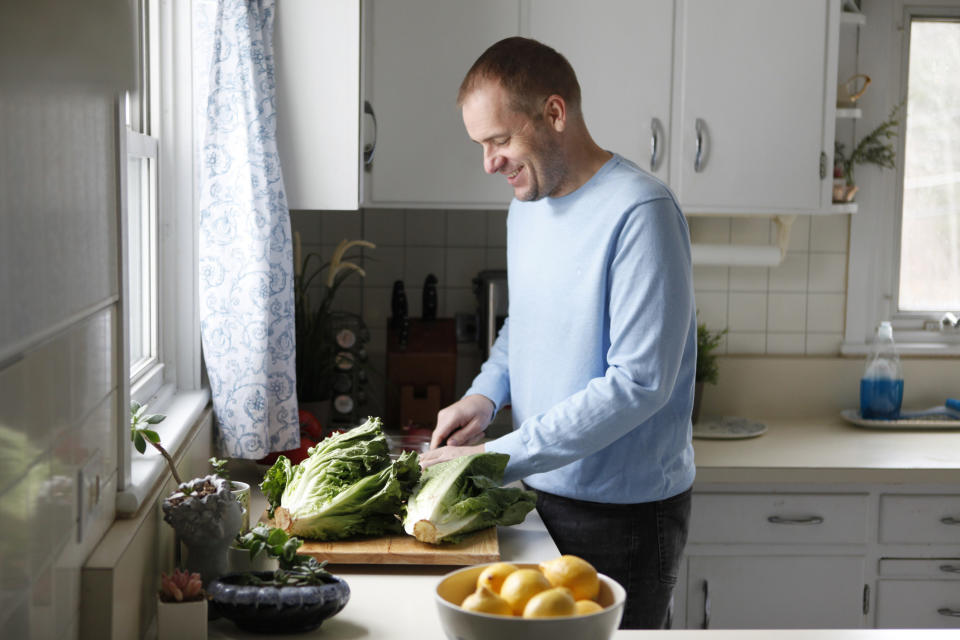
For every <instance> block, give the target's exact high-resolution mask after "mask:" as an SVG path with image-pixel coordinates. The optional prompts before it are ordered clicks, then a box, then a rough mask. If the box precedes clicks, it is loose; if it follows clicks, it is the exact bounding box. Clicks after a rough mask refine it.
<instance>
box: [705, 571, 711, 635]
mask: <svg viewBox="0 0 960 640" xmlns="http://www.w3.org/2000/svg"><path fill="white" fill-rule="evenodd" d="M703 628H704V629H709V628H710V583H709V582H708V581H707V580H704V581H703Z"/></svg>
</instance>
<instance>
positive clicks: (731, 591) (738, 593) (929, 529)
mask: <svg viewBox="0 0 960 640" xmlns="http://www.w3.org/2000/svg"><path fill="white" fill-rule="evenodd" d="M951 490H953V491H955V488H953V487H951V486H946V485H922V486H921V485H911V484H910V483H900V484H897V485H890V484H887V485H878V484H869V483H863V484H857V483H850V484H844V485H813V484H789V483H785V484H778V485H776V487H775V489H773V490H771V486H770V485H769V484H766V485H760V484H756V485H752V484H749V483H738V484H735V485H733V484H731V485H724V484H704V485H698V486H696V487H695V488H694V493H693V504H692V512H691V520H690V533H689V536H688V540H687V549H686V559H685V561H684V567H685V569H684V570H682V571H681V574H680V581H679V584H678V585H677V587H676V589H675V591H674V612H673V626H674V627H677V628H688V629H702V628H711V629H764V628H766V629H776V628H785V629H791V628H792V629H804V628H820V629H824V628H834V629H844V628H858V627H877V628H884V629H890V628H893V629H904V628H927V627H934V628H936V627H945V628H960V496H958V495H956V494H955V493H951Z"/></svg>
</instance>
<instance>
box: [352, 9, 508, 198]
mask: <svg viewBox="0 0 960 640" xmlns="http://www.w3.org/2000/svg"><path fill="white" fill-rule="evenodd" d="M364 10H365V12H366V13H365V16H364V21H365V25H364V38H365V53H366V56H367V57H366V61H365V63H364V65H365V69H364V73H365V86H366V95H365V98H366V100H367V101H368V102H370V104H371V106H372V107H373V111H374V114H375V117H376V148H375V152H374V156H373V162H372V165H371V166H370V168H369V171H365V172H364V174H363V180H364V182H365V185H364V192H365V195H366V203H367V204H370V205H381V206H384V205H393V206H418V205H419V206H425V207H430V206H443V205H447V204H457V205H462V206H464V207H470V206H478V207H483V206H498V207H503V206H505V205H507V204H508V203H509V202H510V199H511V197H512V196H513V191H512V189H510V186H509V185H508V184H507V182H506V180H504V178H503V176H497V175H493V176H490V175H487V174H486V173H485V172H484V170H483V153H482V150H481V148H480V146H479V145H477V144H476V143H474V142H472V141H471V140H470V138H469V137H468V136H467V133H466V130H465V129H464V126H463V119H462V116H461V113H460V109H459V108H458V107H457V90H458V89H459V88H460V82H461V81H462V80H463V76H464V75H465V74H466V73H467V71H468V70H469V69H470V66H471V65H472V64H473V62H474V60H476V59H477V57H478V56H479V55H480V54H481V53H483V51H484V50H486V48H487V47H489V46H490V45H491V44H493V43H494V42H496V41H498V40H500V39H502V38H505V37H507V36H513V35H517V34H518V33H519V29H520V8H519V0H484V1H483V2H475V1H470V0H404V1H403V2H396V1H395V0H370V1H368V2H366V3H364ZM369 120H370V122H367V121H366V120H365V124H364V127H365V128H366V127H370V128H372V118H370V119H369ZM370 136H371V134H368V133H367V132H366V131H365V134H364V137H365V139H368V138H369V137H370Z"/></svg>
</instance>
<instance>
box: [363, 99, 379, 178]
mask: <svg viewBox="0 0 960 640" xmlns="http://www.w3.org/2000/svg"><path fill="white" fill-rule="evenodd" d="M363 112H364V113H367V114H370V117H371V118H373V142H370V143H367V144H365V145H363V166H364V168H367V169H369V168H370V166H371V165H372V164H373V152H374V151H375V150H376V148H377V114H375V113H374V112H373V105H371V104H370V101H369V100H364V101H363Z"/></svg>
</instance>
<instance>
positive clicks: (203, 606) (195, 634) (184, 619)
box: [157, 598, 207, 640]
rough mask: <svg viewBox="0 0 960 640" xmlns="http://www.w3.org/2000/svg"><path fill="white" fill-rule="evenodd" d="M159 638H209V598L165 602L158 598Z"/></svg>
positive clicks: (180, 639) (201, 639)
mask: <svg viewBox="0 0 960 640" xmlns="http://www.w3.org/2000/svg"><path fill="white" fill-rule="evenodd" d="M157 640H207V599H206V598H203V599H201V600H194V601H193V602H164V601H163V600H161V599H160V598H157Z"/></svg>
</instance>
